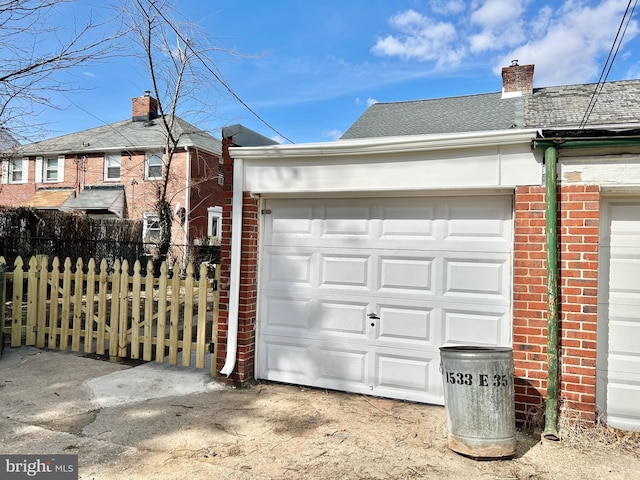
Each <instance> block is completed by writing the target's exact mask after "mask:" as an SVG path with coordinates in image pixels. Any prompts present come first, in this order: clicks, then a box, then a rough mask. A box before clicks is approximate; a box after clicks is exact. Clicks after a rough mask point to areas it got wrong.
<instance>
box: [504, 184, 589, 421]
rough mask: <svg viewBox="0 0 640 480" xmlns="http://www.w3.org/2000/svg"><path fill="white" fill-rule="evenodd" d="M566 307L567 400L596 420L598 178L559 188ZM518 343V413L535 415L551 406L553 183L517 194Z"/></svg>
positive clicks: (562, 310)
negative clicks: (549, 202)
mask: <svg viewBox="0 0 640 480" xmlns="http://www.w3.org/2000/svg"><path fill="white" fill-rule="evenodd" d="M558 195H559V202H558V209H559V210H558V234H559V245H558V262H559V270H558V281H559V286H558V287H559V288H558V315H559V326H560V335H559V338H560V340H559V341H560V349H561V367H560V368H561V372H560V385H561V389H560V394H561V408H562V409H563V411H565V412H567V413H568V414H570V415H575V414H578V415H579V416H580V417H581V418H582V419H583V420H585V421H586V422H593V421H594V420H595V375H596V372H595V359H596V322H597V311H596V306H597V272H598V229H599V216H600V193H599V188H598V187H597V186H584V185H576V186H561V187H560V188H559V190H558ZM513 276H514V285H513V288H514V304H513V347H514V362H515V375H516V416H517V419H518V420H519V421H521V422H523V421H531V420H532V417H535V416H536V414H538V415H539V414H541V412H542V410H543V409H544V399H545V395H546V381H547V373H546V372H547V362H546V352H547V321H546V318H547V314H546V310H547V306H546V298H547V295H546V247H545V189H544V188H543V187H519V188H517V189H516V195H515V250H514V272H513Z"/></svg>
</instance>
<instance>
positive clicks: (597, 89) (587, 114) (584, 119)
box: [579, 0, 638, 129]
mask: <svg viewBox="0 0 640 480" xmlns="http://www.w3.org/2000/svg"><path fill="white" fill-rule="evenodd" d="M632 1H633V0H629V3H627V8H626V9H625V11H624V15H623V16H622V20H620V25H619V26H618V31H617V33H616V37H615V38H614V39H613V43H612V44H611V48H610V49H609V55H608V56H607V60H606V61H605V63H604V66H603V67H602V72H600V78H599V79H598V83H596V87H595V89H594V91H593V93H592V94H591V98H590V99H589V104H588V105H587V109H586V110H585V112H584V115H583V117H582V121H581V122H580V126H579V128H580V129H583V128H584V127H585V126H586V124H587V122H588V121H589V117H590V116H591V113H592V112H593V109H594V108H595V106H596V103H597V101H598V96H599V95H600V93H601V92H602V89H603V88H604V84H605V83H606V82H607V78H608V77H609V73H610V72H611V68H612V67H613V62H614V61H615V59H616V56H617V55H618V51H619V50H620V46H621V45H622V40H623V39H624V35H625V33H626V31H627V27H628V26H629V23H630V22H631V18H632V17H633V13H634V11H635V9H636V5H637V4H638V0H635V2H634V4H633V8H632V9H631V13H629V8H630V7H631V2H632ZM627 14H629V16H628V18H627ZM625 19H626V25H625ZM623 26H624V30H623ZM621 31H622V34H621ZM618 38H620V40H618ZM616 44H617V46H616ZM614 48H615V52H614ZM609 60H611V61H609ZM607 65H608V66H607ZM605 71H606V74H605Z"/></svg>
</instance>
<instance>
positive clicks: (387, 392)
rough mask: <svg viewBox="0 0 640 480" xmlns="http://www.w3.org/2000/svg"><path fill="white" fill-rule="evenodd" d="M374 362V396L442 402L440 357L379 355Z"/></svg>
mask: <svg viewBox="0 0 640 480" xmlns="http://www.w3.org/2000/svg"><path fill="white" fill-rule="evenodd" d="M374 362H375V371H374V378H375V380H374V383H373V388H372V390H371V393H372V394H373V395H379V396H383V397H391V398H398V399H402V400H412V401H421V402H429V403H434V404H440V405H441V404H442V403H443V402H442V387H440V386H439V385H440V384H441V382H442V380H441V376H440V372H439V363H440V360H439V358H437V357H435V356H429V357H425V356H424V355H423V356H415V357H410V356H408V355H398V354H394V353H391V352H376V353H375V358H374Z"/></svg>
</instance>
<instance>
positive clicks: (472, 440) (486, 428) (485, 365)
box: [440, 346, 516, 458]
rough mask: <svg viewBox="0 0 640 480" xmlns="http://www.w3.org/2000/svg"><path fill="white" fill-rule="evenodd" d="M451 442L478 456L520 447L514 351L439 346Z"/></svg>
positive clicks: (501, 454) (461, 450) (459, 449)
mask: <svg viewBox="0 0 640 480" xmlns="http://www.w3.org/2000/svg"><path fill="white" fill-rule="evenodd" d="M440 359H441V363H440V371H441V372H442V381H443V382H444V405H445V410H446V414H447V428H448V432H449V436H448V442H447V443H448V447H449V448H450V449H451V450H453V451H455V452H458V453H461V454H463V455H468V456H470V457H474V458H501V457H509V456H512V455H513V454H514V453H515V451H516V422H515V399H514V391H513V350H512V349H511V348H502V347H474V346H455V347H441V348H440Z"/></svg>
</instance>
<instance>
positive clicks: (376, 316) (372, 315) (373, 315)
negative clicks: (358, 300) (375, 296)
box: [367, 313, 380, 320]
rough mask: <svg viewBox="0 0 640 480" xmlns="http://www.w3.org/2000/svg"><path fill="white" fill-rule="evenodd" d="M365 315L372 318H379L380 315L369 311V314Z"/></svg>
mask: <svg viewBox="0 0 640 480" xmlns="http://www.w3.org/2000/svg"><path fill="white" fill-rule="evenodd" d="M367 317H369V318H372V319H374V320H380V317H379V316H378V315H376V314H375V313H370V314H369V315H367Z"/></svg>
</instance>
